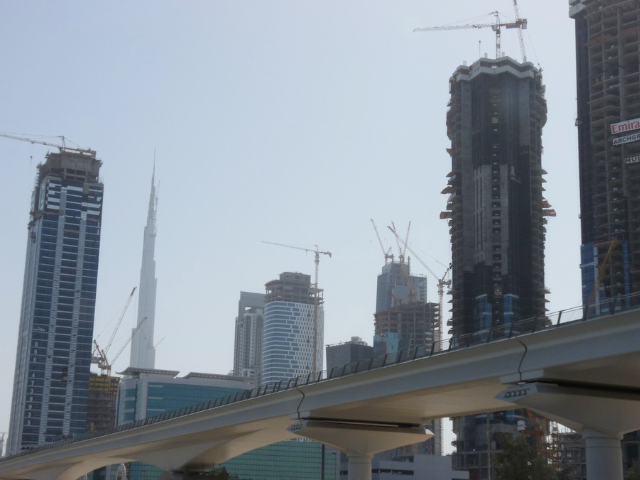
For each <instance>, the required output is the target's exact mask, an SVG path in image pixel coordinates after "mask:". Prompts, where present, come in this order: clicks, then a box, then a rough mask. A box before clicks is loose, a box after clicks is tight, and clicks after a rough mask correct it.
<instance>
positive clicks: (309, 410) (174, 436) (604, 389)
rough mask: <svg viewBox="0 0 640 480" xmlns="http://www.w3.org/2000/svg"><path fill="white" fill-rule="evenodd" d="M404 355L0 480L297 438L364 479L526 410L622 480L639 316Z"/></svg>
mask: <svg viewBox="0 0 640 480" xmlns="http://www.w3.org/2000/svg"><path fill="white" fill-rule="evenodd" d="M410 354H411V357H413V356H415V357H418V358H415V359H411V358H410V359H408V360H407V361H403V362H401V363H395V364H391V365H382V361H381V360H373V361H372V362H371V363H370V364H367V363H366V362H365V363H362V364H360V368H361V369H364V370H365V371H362V372H359V373H354V374H350V375H343V376H338V377H337V378H329V379H322V380H321V381H315V379H313V380H312V381H310V382H302V384H301V383H300V382H299V383H298V385H296V386H293V385H289V386H288V387H287V385H286V384H281V385H280V386H279V388H280V389H281V390H280V391H276V392H275V393H266V394H265V393H264V391H263V390H262V391H260V392H254V393H259V395H258V396H253V398H248V399H244V400H240V401H236V402H234V403H231V404H228V405H224V406H216V407H213V408H205V409H203V410H201V411H197V412H190V413H189V412H186V411H184V412H182V414H181V415H180V416H178V417H176V418H170V419H164V420H161V421H157V422H155V423H152V421H151V420H148V421H147V424H145V425H141V426H137V427H135V428H129V429H123V430H122V431H118V432H112V433H109V434H106V435H102V436H98V437H95V438H90V439H86V440H81V441H74V442H71V443H68V444H65V445H60V446H57V447H55V448H47V449H41V450H36V451H33V452H31V453H29V454H26V455H20V456H14V457H9V458H6V459H3V460H1V461H0V479H7V480H9V479H10V480H27V479H28V480H73V479H76V478H78V477H80V476H81V475H83V474H84V473H87V472H89V471H92V470H94V469H96V468H99V467H101V466H105V465H111V464H118V463H123V462H130V461H142V462H146V463H150V464H153V465H157V466H158V467H161V468H162V469H164V470H166V471H168V472H185V471H187V470H189V469H197V468H202V467H205V466H212V465H215V464H219V463H222V462H224V461H226V460H228V459H230V458H233V457H235V456H237V455H240V454H242V453H245V452H247V451H249V450H253V449H255V448H258V447H261V446H264V445H268V444H271V443H274V442H278V441H281V440H286V439H289V438H293V437H296V436H297V435H302V436H306V437H308V438H312V439H316V440H318V441H322V442H323V443H326V444H329V445H333V446H335V447H337V448H339V449H341V450H343V451H346V452H347V453H348V454H349V458H350V472H351V471H352V470H353V472H354V473H353V474H351V473H350V477H349V478H358V479H363V480H366V479H367V478H370V475H371V469H370V458H371V455H372V454H373V453H375V452H377V451H381V450H386V449H388V448H391V447H395V446H400V445H405V444H410V443H415V442H417V441H420V440H424V439H425V438H428V437H429V435H430V432H428V431H425V430H424V428H422V427H420V425H423V424H424V423H425V422H428V421H430V420H432V419H436V418H443V417H449V416H459V415H468V414H474V413H481V412H488V411H496V410H505V409H509V408H522V407H526V408H530V409H532V410H534V411H536V412H539V413H541V414H543V415H545V416H547V417H550V418H553V419H556V420H558V421H560V422H561V423H563V424H565V425H568V426H570V427H572V428H574V429H576V430H577V431H579V432H582V433H583V436H584V437H585V439H586V441H587V468H588V476H589V477H588V478H589V479H590V480H595V479H600V478H608V479H612V480H622V471H621V469H622V461H621V454H620V441H619V440H620V438H621V436H622V434H624V433H626V432H629V431H634V430H638V429H640V403H639V401H640V311H638V310H634V311H627V312H622V313H618V314H615V315H610V316H605V317H597V318H593V319H588V320H584V321H575V322H571V323H568V324H560V325H557V326H552V327H550V328H546V329H543V330H540V331H537V332H535V333H528V334H522V335H518V336H513V337H512V338H502V339H500V338H499V339H495V340H493V341H491V342H488V343H479V344H475V345H472V346H469V347H466V348H456V349H453V350H450V351H446V352H431V351H429V350H428V349H422V350H418V351H415V352H410ZM334 373H336V372H334ZM338 373H342V372H338ZM165 417H166V416H165ZM617 464H619V467H618V466H617ZM367 471H368V472H369V473H368V475H367ZM603 472H605V473H606V475H604V476H603Z"/></svg>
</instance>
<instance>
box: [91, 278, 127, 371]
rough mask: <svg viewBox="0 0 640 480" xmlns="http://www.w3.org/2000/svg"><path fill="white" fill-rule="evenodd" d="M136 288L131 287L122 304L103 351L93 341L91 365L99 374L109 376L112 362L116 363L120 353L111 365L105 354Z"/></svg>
mask: <svg viewBox="0 0 640 480" xmlns="http://www.w3.org/2000/svg"><path fill="white" fill-rule="evenodd" d="M136 288H137V287H133V289H132V290H131V293H130V294H129V297H128V298H127V301H126V302H125V304H124V307H123V308H122V313H120V317H119V318H118V323H117V324H116V328H114V329H113V333H112V334H111V337H110V338H109V343H107V346H106V347H105V348H104V349H102V348H100V345H98V341H97V340H94V341H93V345H94V348H93V353H92V355H91V363H95V364H97V365H98V368H99V369H100V373H101V374H102V375H105V374H106V375H111V365H112V364H113V362H115V361H116V358H117V357H118V356H120V353H118V355H116V357H114V359H113V360H112V362H111V363H109V360H107V353H108V352H109V349H110V348H111V345H112V344H113V339H114V338H115V336H116V333H117V332H118V328H120V324H121V323H122V319H123V318H124V315H125V313H127V309H128V308H129V304H130V303H131V299H132V298H133V294H134V293H136ZM129 341H130V340H129ZM129 341H127V343H126V344H125V346H126V345H127V344H128V343H129ZM123 348H124V347H123Z"/></svg>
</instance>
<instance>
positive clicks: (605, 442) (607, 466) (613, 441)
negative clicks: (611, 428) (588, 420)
mask: <svg viewBox="0 0 640 480" xmlns="http://www.w3.org/2000/svg"><path fill="white" fill-rule="evenodd" d="M582 438H584V440H585V443H586V453H587V478H588V479H589V480H598V479H601V478H606V479H607V480H623V472H622V447H621V446H620V440H621V439H622V436H613V435H610V434H606V433H602V432H598V431H596V430H592V429H590V428H585V429H584V430H583V431H582Z"/></svg>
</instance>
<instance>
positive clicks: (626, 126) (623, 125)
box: [611, 118, 640, 135]
mask: <svg viewBox="0 0 640 480" xmlns="http://www.w3.org/2000/svg"><path fill="white" fill-rule="evenodd" d="M639 128H640V118H634V119H633V120H625V121H624V122H619V123H612V124H611V133H612V134H613V135H615V134H617V133H623V132H630V131H631V130H638V129H639Z"/></svg>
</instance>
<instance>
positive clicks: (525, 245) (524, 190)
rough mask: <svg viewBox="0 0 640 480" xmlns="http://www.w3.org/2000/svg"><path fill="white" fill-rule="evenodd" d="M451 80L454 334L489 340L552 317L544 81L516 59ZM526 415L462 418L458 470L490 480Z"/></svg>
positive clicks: (481, 63)
mask: <svg viewBox="0 0 640 480" xmlns="http://www.w3.org/2000/svg"><path fill="white" fill-rule="evenodd" d="M449 85H450V87H449V90H450V93H451V99H450V101H449V111H448V112H447V134H448V136H449V138H450V139H451V149H450V150H449V153H450V154H451V163H452V169H451V173H449V175H448V177H449V183H448V186H447V187H446V188H445V189H444V190H443V192H442V193H445V194H448V196H449V197H448V201H447V211H446V212H443V213H442V215H441V217H442V218H447V219H448V221H449V226H450V232H451V253H452V268H451V271H452V297H453V310H452V312H453V316H452V320H451V325H452V333H453V335H454V336H457V335H464V334H470V333H476V334H477V333H481V334H480V335H475V336H474V337H473V338H474V339H482V338H485V339H486V338H489V337H488V335H489V331H490V329H492V328H493V329H494V331H493V338H496V337H498V336H499V335H500V332H508V331H510V329H511V326H512V325H513V324H514V323H516V322H518V321H520V320H523V319H527V318H534V317H541V318H543V317H544V315H545V286H544V240H545V223H546V218H544V217H545V215H554V214H555V212H553V210H551V209H550V207H549V204H548V203H547V202H546V200H545V199H544V198H543V196H542V192H543V187H542V183H543V181H544V180H543V178H542V176H543V174H544V173H546V172H545V171H544V170H543V169H542V165H541V158H542V127H543V126H544V124H545V122H546V119H547V106H546V101H545V99H544V86H543V85H542V76H541V74H540V71H539V70H538V69H537V68H535V67H534V66H533V65H532V64H531V63H524V64H521V63H518V62H516V61H515V60H513V59H511V58H509V57H502V58H499V59H496V60H492V59H488V58H483V59H480V60H478V61H476V62H475V63H473V65H471V66H460V67H458V69H457V70H456V71H455V72H454V74H453V76H452V77H451V79H450V82H449ZM542 321H543V320H542ZM483 332H484V334H485V335H484V337H483V335H482V333H483ZM519 420H524V421H525V422H526V421H527V418H526V416H524V415H522V412H520V411H518V410H511V411H507V412H494V413H491V414H489V415H487V414H483V415H475V416H467V417H460V418H456V419H454V425H453V426H454V432H455V433H456V435H457V440H456V442H455V443H456V447H457V451H456V453H455V454H454V459H453V461H454V467H455V468H461V469H468V470H470V471H471V472H472V478H478V479H480V478H489V475H488V469H487V454H488V450H487V438H488V436H490V435H496V434H497V432H501V433H507V432H512V433H516V432H517V422H518V421H519ZM497 424H499V427H498V426H497ZM487 429H489V431H488V430H487ZM496 439H497V437H494V438H490V440H491V442H493V441H495V440H496ZM489 445H491V443H489ZM474 475H475V476H474Z"/></svg>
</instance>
